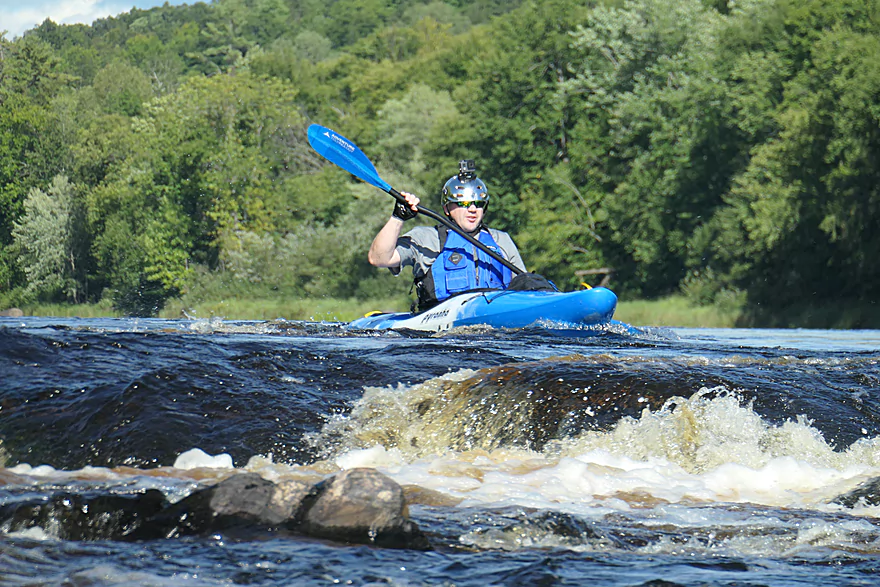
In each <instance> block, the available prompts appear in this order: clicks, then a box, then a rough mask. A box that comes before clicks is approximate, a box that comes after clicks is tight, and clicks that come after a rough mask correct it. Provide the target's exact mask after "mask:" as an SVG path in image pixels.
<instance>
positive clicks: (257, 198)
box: [0, 0, 880, 315]
mask: <svg viewBox="0 0 880 587" xmlns="http://www.w3.org/2000/svg"><path fill="white" fill-rule="evenodd" d="M878 33H880V9H878V5H877V4H876V2H872V1H868V0H737V1H736V2H733V1H730V2H724V1H720V0H593V1H587V2H584V1H583V0H579V1H575V0H540V1H537V0H531V1H523V2H518V1H503V0H474V1H471V0H448V1H446V2H441V1H436V0H435V1H431V2H427V3H426V2H423V1H418V0H334V1H329V2H328V1H326V0H321V1H320V2H319V1H318V0H217V1H215V2H212V3H210V4H204V3H196V4H193V5H184V6H176V7H172V6H168V5H166V6H163V7H158V8H154V9H150V10H132V11H131V12H130V13H126V14H123V15H121V16H119V17H115V18H108V19H103V20H100V21H96V22H95V23H93V24H92V25H90V26H86V25H57V24H55V23H53V22H51V21H48V20H47V21H45V22H44V23H42V24H41V25H40V26H38V27H36V28H34V29H32V30H30V31H28V32H27V33H25V34H24V35H23V36H22V37H20V38H16V39H11V40H10V39H7V38H6V36H5V35H3V36H0V302H4V303H5V305H10V304H21V303H26V302H28V301H34V300H47V301H48V300H68V301H71V302H84V301H92V302H93V301H97V300H101V299H105V300H106V299H110V300H112V302H113V304H114V305H115V306H116V307H117V308H119V309H120V310H122V311H125V312H128V313H132V314H146V315H149V314H153V313H155V312H156V311H158V309H159V308H161V307H162V305H163V303H165V301H167V300H168V299H170V298H173V297H177V296H180V295H182V294H189V295H195V294H198V295H204V296H210V295H220V294H219V293H218V292H224V293H223V294H222V295H233V294H240V295H254V294H255V293H260V292H263V293H267V295H285V296H301V297H302V296H313V297H314V296H333V297H339V298H352V297H356V298H362V299H363V298H370V297H381V296H387V295H388V292H397V293H399V294H400V295H405V293H406V290H407V289H408V284H407V283H405V280H398V279H394V278H392V277H390V276H389V275H388V274H387V272H381V271H377V270H375V269H373V268H371V267H369V266H368V265H367V263H366V255H365V251H366V249H367V247H368V246H369V242H370V240H371V239H372V236H373V235H374V234H375V232H376V231H377V230H378V228H379V227H380V226H381V225H382V223H383V222H384V220H385V219H386V218H387V216H388V214H389V212H390V206H391V200H390V198H388V197H387V196H386V195H384V194H381V193H380V192H378V191H377V190H375V189H373V188H369V187H368V186H365V185H363V184H361V183H358V182H356V181H354V180H353V178H351V177H350V176H348V175H347V174H345V173H344V172H342V171H340V170H339V169H336V168H334V167H333V166H331V165H329V164H326V162H324V161H322V160H321V159H320V158H319V157H318V156H317V155H315V154H314V153H313V152H312V150H311V149H310V147H309V146H308V143H307V140H306V128H307V126H308V124H309V123H311V122H317V123H320V124H323V125H325V126H329V127H331V128H334V129H335V130H337V131H339V132H341V133H342V134H344V135H346V136H348V137H349V138H351V139H352V140H354V141H355V142H356V143H357V144H358V145H359V146H361V147H362V148H363V149H364V151H365V152H366V153H367V154H368V155H369V156H370V158H371V160H373V161H374V162H375V163H376V164H377V167H378V168H379V171H380V173H381V174H382V176H383V178H385V179H386V180H387V181H389V183H391V184H392V185H394V186H395V187H397V188H398V189H406V190H407V191H412V192H415V193H417V194H419V195H420V196H422V197H423V199H424V200H425V202H426V203H427V204H428V206H429V207H434V208H438V207H439V205H440V203H439V195H438V194H439V187H440V186H441V185H442V183H443V181H444V180H445V179H446V178H448V177H449V176H450V175H452V174H453V173H454V172H455V171H456V170H457V162H458V160H459V159H463V158H473V159H475V160H476V161H477V165H478V172H479V175H480V177H481V178H483V179H484V181H486V183H487V185H488V186H489V190H490V194H491V198H492V200H491V205H490V208H489V212H488V220H489V223H490V224H491V225H492V226H495V227H497V228H500V229H504V230H508V231H510V232H511V233H512V234H513V235H514V237H515V239H516V241H517V243H518V244H519V246H520V248H521V249H522V253H523V257H524V259H525V260H526V263H527V265H528V267H529V269H530V270H532V271H536V272H539V273H543V274H545V275H547V276H548V277H550V278H551V279H553V280H554V281H555V282H556V283H557V285H559V286H561V287H562V288H565V289H571V288H576V287H579V284H580V282H581V281H583V280H584V279H585V278H584V273H585V272H589V271H590V270H595V269H596V268H600V267H609V268H611V269H613V276H612V281H611V284H612V287H613V288H614V289H615V290H616V291H617V293H618V294H619V295H621V296H629V297H645V298H651V297H655V296H663V295H667V294H669V293H674V292H683V293H685V294H686V295H688V296H689V297H690V298H691V299H693V300H694V301H696V302H699V303H704V304H709V303H724V302H725V301H730V302H734V303H745V304H748V305H751V306H755V307H759V306H760V307H764V308H771V309H772V308H779V307H785V306H786V305H790V304H796V303H803V302H804V301H805V300H806V301H810V302H816V303H827V302H830V301H834V300H839V301H840V302H841V303H847V302H862V303H865V302H872V301H873V300H876V298H877V293H878V288H880V275H878V273H880V264H878V263H877V262H876V259H877V258H878V254H880V236H878V232H877V231H876V230H874V227H875V226H877V225H878V216H880V193H878V185H880V181H878V179H880V178H878V174H880V166H878V164H877V162H878V154H880V100H878V98H877V96H880V34H878ZM273 292H274V293H273ZM0 305H4V304H3V303H0Z"/></svg>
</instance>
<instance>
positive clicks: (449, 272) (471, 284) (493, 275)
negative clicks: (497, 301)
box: [416, 225, 513, 310]
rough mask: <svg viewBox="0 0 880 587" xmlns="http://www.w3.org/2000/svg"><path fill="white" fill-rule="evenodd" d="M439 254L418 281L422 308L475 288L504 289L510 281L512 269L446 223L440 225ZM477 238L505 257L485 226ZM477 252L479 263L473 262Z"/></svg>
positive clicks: (420, 306) (417, 287) (438, 228)
mask: <svg viewBox="0 0 880 587" xmlns="http://www.w3.org/2000/svg"><path fill="white" fill-rule="evenodd" d="M437 231H438V235H439V237H440V254H439V255H438V256H437V259H436V260H435V261H434V263H433V264H432V265H431V268H430V269H428V273H427V275H425V276H424V277H423V278H422V279H421V280H417V281H416V292H417V294H418V298H419V309H420V310H425V309H427V308H430V307H431V306H433V305H435V304H437V302H441V301H443V300H445V299H446V298H448V297H450V296H452V295H455V294H457V293H461V292H465V291H470V290H475V289H504V288H506V287H507V285H508V284H509V283H510V279H511V277H512V275H513V274H512V273H511V271H510V269H508V268H507V267H506V266H504V265H503V264H501V263H500V262H499V261H496V260H495V259H493V258H492V257H490V256H489V255H487V254H486V253H485V252H483V251H482V250H480V249H478V248H477V247H475V246H474V245H473V244H471V243H469V242H468V241H466V240H465V239H464V237H462V236H461V235H460V234H458V233H457V232H455V231H451V230H448V229H447V228H446V227H445V226H442V225H441V226H438V227H437ZM477 239H478V240H479V241H480V242H481V243H483V244H484V245H486V246H487V247H489V248H490V249H491V250H493V251H495V252H496V253H498V254H499V255H501V257H506V255H505V254H504V251H503V250H502V249H501V247H500V246H498V243H496V242H495V239H493V238H492V235H491V234H489V231H488V229H485V228H483V229H482V230H480V232H479V234H478V235H477ZM474 255H476V262H475V261H474Z"/></svg>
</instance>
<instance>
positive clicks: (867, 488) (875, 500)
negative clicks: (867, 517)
mask: <svg viewBox="0 0 880 587" xmlns="http://www.w3.org/2000/svg"><path fill="white" fill-rule="evenodd" d="M831 503H836V504H838V505H842V506H843V507H846V508H854V507H856V506H857V505H859V504H863V505H866V506H876V505H880V477H874V478H873V479H869V480H867V481H865V482H864V483H861V484H860V485H859V486H858V487H856V488H855V489H853V490H852V491H848V492H846V493H843V494H841V495H838V496H837V497H835V498H834V499H832V500H831Z"/></svg>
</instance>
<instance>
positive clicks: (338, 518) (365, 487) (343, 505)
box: [299, 468, 430, 550]
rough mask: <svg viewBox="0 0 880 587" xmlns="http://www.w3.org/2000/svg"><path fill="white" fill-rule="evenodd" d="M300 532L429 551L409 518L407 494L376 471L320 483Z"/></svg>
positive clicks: (344, 474)
mask: <svg viewBox="0 0 880 587" xmlns="http://www.w3.org/2000/svg"><path fill="white" fill-rule="evenodd" d="M316 490H317V496H316V498H315V500H314V502H313V503H311V504H309V507H308V509H307V511H306V512H305V514H304V516H303V520H302V523H301V524H300V526H299V529H300V531H302V532H303V533H304V534H307V535H308V536H314V537H317V538H325V539H329V540H335V541H339V542H353V543H361V544H375V545H377V546H383V547H386V548H411V549H418V550H427V549H430V544H429V543H428V539H427V538H426V537H425V535H424V534H423V533H422V531H421V530H420V529H419V527H418V526H417V525H416V524H415V523H413V522H412V521H411V520H410V519H409V517H408V512H407V507H406V500H405V498H404V495H403V488H402V487H400V485H398V484H397V483H396V482H395V481H394V480H392V479H391V478H390V477H387V476H386V475H383V474H382V473H380V472H378V471H376V470H375V469H366V468H359V469H350V470H347V471H343V472H341V473H339V474H338V475H336V476H334V477H332V478H330V479H328V480H326V481H323V482H321V483H319V484H318V485H317V486H316Z"/></svg>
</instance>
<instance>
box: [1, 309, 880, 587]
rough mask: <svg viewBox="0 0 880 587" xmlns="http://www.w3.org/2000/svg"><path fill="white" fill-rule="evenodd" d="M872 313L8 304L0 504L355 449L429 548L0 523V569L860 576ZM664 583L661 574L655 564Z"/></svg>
mask: <svg viewBox="0 0 880 587" xmlns="http://www.w3.org/2000/svg"><path fill="white" fill-rule="evenodd" d="M878 349H880V331H817V330H790V331H789V330H786V331H782V330H727V329H659V328H658V329H643V330H642V331H641V332H639V333H637V334H632V333H627V332H626V330H621V329H611V331H609V332H605V333H598V334H597V333H595V332H581V331H576V330H572V331H549V330H540V329H534V330H524V331H493V330H480V329H468V330H464V331H458V332H450V333H445V334H444V335H442V336H425V335H418V334H399V333H366V332H351V331H348V330H346V329H345V328H344V326H343V325H341V324H334V323H303V322H285V321H273V322H227V321H220V320H214V321H190V320H187V321H162V320H133V319H132V320H116V319H96V320H80V319H51V318H27V319H11V318H0V373H2V375H0V438H2V445H0V466H2V468H0V505H2V504H10V503H14V502H16V501H17V500H30V499H33V498H35V497H48V496H51V495H53V494H56V493H58V492H59V491H63V490H68V491H75V492H86V491H89V492H98V493H102V492H103V493H113V494H132V493H138V492H142V491H144V490H145V489H147V488H157V489H160V490H161V491H163V492H164V493H165V494H166V495H167V496H168V497H169V498H170V499H172V500H176V499H180V498H182V497H183V496H185V495H187V494H189V493H190V492H191V491H193V490H194V489H196V488H197V487H200V486H203V485H205V484H208V483H213V482H215V481H216V480H219V479H222V478H224V477H226V476H228V475H230V474H233V473H235V472H243V471H249V472H256V473H258V474H260V475H262V476H263V477H265V478H267V479H270V480H272V481H279V480H284V479H306V480H318V479H321V478H323V477H325V476H327V475H330V474H332V473H334V472H336V471H338V470H340V469H344V468H350V467H360V466H367V467H375V468H377V469H379V470H381V471H382V472H384V473H386V474H388V475H390V476H391V477H392V478H394V479H395V480H397V481H398V482H399V483H400V484H401V485H403V486H404V487H405V489H406V493H407V497H408V501H409V503H410V507H409V511H410V515H411V517H412V518H413V520H414V521H416V522H417V523H418V524H419V526H420V527H421V528H422V529H423V530H424V531H425V532H426V533H427V534H428V536H429V539H430V540H431V543H432V545H433V546H434V550H433V551H430V552H416V551H405V550H382V549H378V548H371V547H368V546H345V545H339V544H332V543H326V542H321V541H316V540H311V539H306V538H291V537H284V538H281V537H278V536H275V535H273V534H271V533H267V534H266V535H265V536H262V537H257V538H256V539H253V540H232V539H230V538H229V537H226V536H222V535H215V536H211V537H205V538H188V539H169V540H157V541H143V542H138V543H116V542H110V541H97V542H73V541H64V540H59V539H58V538H57V536H55V535H53V532H52V528H51V527H49V528H35V529H31V530H28V531H26V532H18V533H9V532H8V528H0V585H21V586H23V585H132V584H138V585H234V584H247V585H299V584H309V585H312V584H314V585H322V584H327V585H332V584H353V585H388V584H391V585H475V586H476V585H479V586H483V585H621V586H623V585H676V584H677V585H730V586H733V585H876V584H878V582H880V575H878V572H877V571H878V563H877V561H878V555H880V524H878V522H877V516H878V514H880V508H878V507H877V506H876V505H873V504H871V503H864V502H862V503H859V504H856V505H855V507H844V506H843V505H840V504H839V503H838V502H837V501H835V498H836V497H838V496H840V495H842V494H845V493H847V492H849V491H851V490H853V489H854V488H855V487H857V486H858V485H859V484H860V483H863V482H865V481H868V480H870V479H873V478H875V477H880V441H878V438H880V398H878V391H880V352H878ZM662 581H666V582H668V583H663V582H662Z"/></svg>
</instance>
